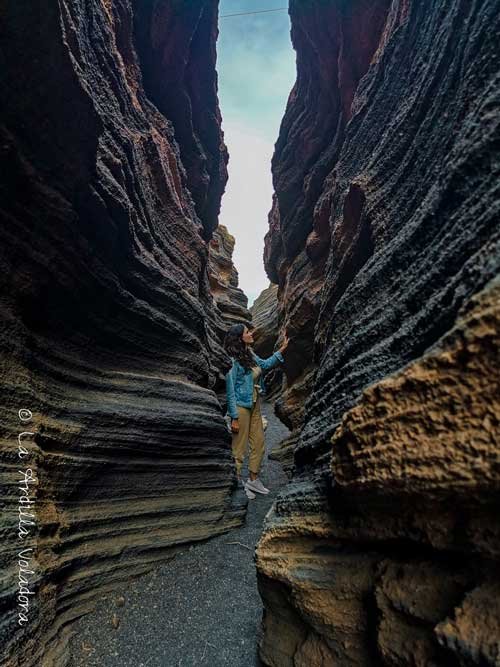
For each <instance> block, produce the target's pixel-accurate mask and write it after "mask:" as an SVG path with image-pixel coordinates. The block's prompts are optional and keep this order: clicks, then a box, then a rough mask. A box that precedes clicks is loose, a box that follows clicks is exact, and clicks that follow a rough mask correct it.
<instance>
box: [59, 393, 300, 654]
mask: <svg viewBox="0 0 500 667" xmlns="http://www.w3.org/2000/svg"><path fill="white" fill-rule="evenodd" d="M262 413H263V414H264V415H265V416H266V417H267V419H268V427H267V429H266V450H267V453H269V452H270V450H271V449H272V447H274V445H275V444H277V443H278V442H279V441H280V440H282V439H283V438H284V437H286V436H287V435H288V433H289V431H288V429H287V428H286V427H285V426H284V425H283V424H281V423H280V422H279V421H278V419H277V418H276V417H275V416H274V414H273V410H272V404H271V403H267V402H265V401H263V404H262ZM246 470H247V469H246V465H245V468H244V472H245V473H246ZM246 476H247V475H245V476H244V477H245V479H246ZM260 477H261V479H262V481H263V483H264V484H265V485H266V486H267V487H268V488H269V489H270V490H271V492H270V493H269V494H268V495H267V496H264V495H261V494H256V498H255V500H250V501H249V503H248V510H247V518H246V522H245V524H244V525H243V526H242V527H241V528H238V529H236V530H232V531H230V532H228V533H225V534H224V535H220V536H218V537H215V538H212V539H210V540H207V541H206V542H202V543H197V544H196V545H192V546H190V547H187V548H186V550H185V551H182V552H181V553H179V554H178V555H176V556H175V558H174V559H173V560H172V561H170V562H168V563H167V564H165V565H163V566H160V567H158V568H157V569H156V570H154V571H153V572H151V573H149V574H146V575H144V576H142V577H140V578H138V579H135V580H132V581H130V582H128V583H127V584H126V585H124V586H123V588H122V589H121V590H120V589H118V590H116V591H115V592H114V593H113V594H112V595H111V596H107V597H106V598H104V597H103V599H102V600H101V601H100V602H99V603H98V605H97V608H96V610H95V611H94V612H92V613H91V614H88V615H87V616H85V617H83V618H82V619H80V620H79V621H78V622H77V623H76V624H75V626H74V629H75V630H76V634H75V636H74V637H73V639H72V642H71V656H72V657H71V663H70V664H71V665H72V667H81V666H83V665H86V666H88V667H115V666H116V667H118V666H119V667H191V666H193V665H210V666H213V665H216V666H217V667H222V666H224V665H228V666H230V667H256V666H258V665H261V664H262V663H261V662H260V661H259V659H258V655H257V642H258V639H259V633H260V620H261V617H262V603H261V599H260V596H259V593H258V590H257V582H256V575H255V564H254V555H253V554H254V548H255V545H256V544H257V541H258V539H259V536H260V533H261V530H262V523H263V520H264V516H265V514H266V513H267V511H268V509H269V508H270V506H271V504H272V502H273V500H274V498H276V496H277V494H278V491H279V489H280V487H282V486H283V485H284V484H285V483H286V476H285V474H284V473H283V471H282V468H281V465H280V464H279V463H277V462H275V461H270V460H268V458H267V456H266V458H265V459H264V462H263V466H262V470H261V475H260ZM238 493H242V491H238ZM228 542H240V543H241V544H228ZM241 545H245V546H246V547H249V548H245V546H241ZM119 598H122V600H121V601H120V600H119ZM123 599H124V600H123ZM119 602H121V603H122V606H119V604H118V603H119ZM123 602H124V604H123ZM114 615H116V617H117V618H118V619H119V625H118V627H117V628H115V627H114V626H113V616H114Z"/></svg>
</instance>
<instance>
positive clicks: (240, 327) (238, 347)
mask: <svg viewBox="0 0 500 667" xmlns="http://www.w3.org/2000/svg"><path fill="white" fill-rule="evenodd" d="M244 331H245V325H244V324H242V323H239V324H233V326H232V327H230V329H228V331H227V333H226V337H225V338H224V349H225V350H226V352H227V353H228V354H229V356H230V357H233V358H234V359H236V360H237V361H239V362H240V364H241V365H242V366H243V368H244V369H245V370H247V371H249V370H250V369H251V368H252V366H255V360H254V358H253V356H252V352H251V350H250V348H249V347H248V346H247V345H246V343H245V342H244V341H243V339H242V336H243V332H244Z"/></svg>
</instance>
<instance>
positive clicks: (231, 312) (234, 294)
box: [208, 225, 252, 338]
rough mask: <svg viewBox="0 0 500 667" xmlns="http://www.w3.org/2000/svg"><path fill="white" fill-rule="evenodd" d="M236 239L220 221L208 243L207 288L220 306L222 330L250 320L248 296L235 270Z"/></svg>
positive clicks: (247, 322) (222, 332)
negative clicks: (208, 286) (241, 286)
mask: <svg viewBox="0 0 500 667" xmlns="http://www.w3.org/2000/svg"><path fill="white" fill-rule="evenodd" d="M234 243H235V239H234V236H232V235H231V234H230V233H229V232H228V230H227V228H226V227H225V226H224V225H219V226H218V227H217V229H216V230H215V232H214V234H213V236H212V239H211V240H210V243H209V258H208V275H209V280H210V291H211V294H212V296H213V298H214V301H215V303H216V305H217V308H218V309H219V311H220V313H221V316H222V321H223V323H224V330H223V331H221V338H222V336H223V334H224V333H225V331H226V330H227V329H228V328H229V327H230V326H231V325H232V324H237V323H238V322H243V323H244V324H247V325H248V324H250V320H251V319H252V316H251V314H250V311H249V310H248V308H247V306H248V297H247V296H246V295H245V294H244V292H243V291H242V290H241V289H240V288H239V287H238V271H237V270H236V267H235V266H234V264H233V259H232V257H233V251H234Z"/></svg>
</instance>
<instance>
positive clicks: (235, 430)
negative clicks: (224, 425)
mask: <svg viewBox="0 0 500 667" xmlns="http://www.w3.org/2000/svg"><path fill="white" fill-rule="evenodd" d="M239 430H240V422H239V421H238V420H237V419H231V432H232V433H238V431H239Z"/></svg>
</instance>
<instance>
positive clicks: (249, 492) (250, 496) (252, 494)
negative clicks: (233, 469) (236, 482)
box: [245, 486, 255, 500]
mask: <svg viewBox="0 0 500 667" xmlns="http://www.w3.org/2000/svg"><path fill="white" fill-rule="evenodd" d="M245 493H246V496H247V498H248V499H249V500H254V498H255V493H254V492H253V491H250V489H249V488H248V486H245Z"/></svg>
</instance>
